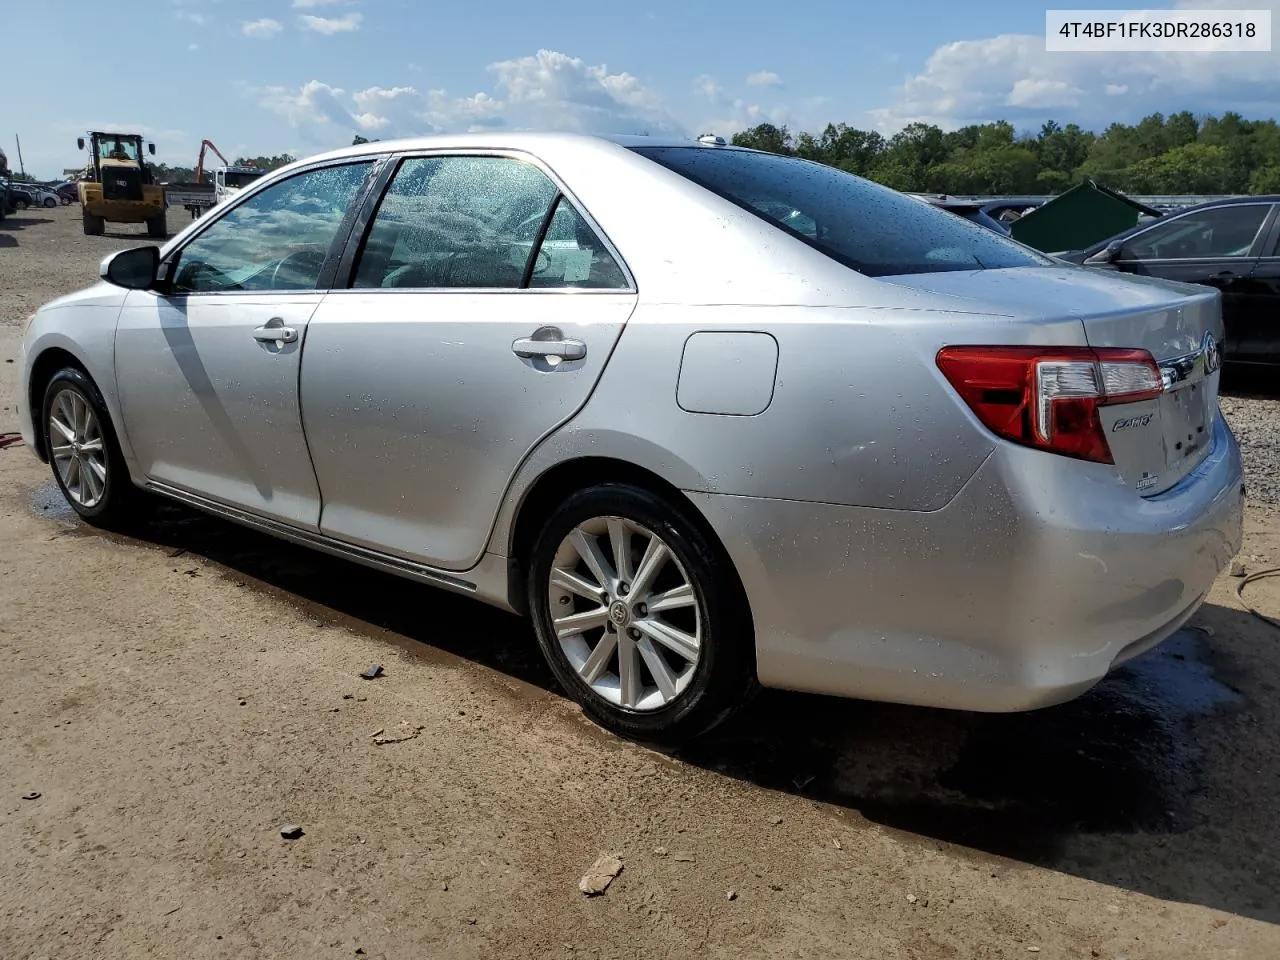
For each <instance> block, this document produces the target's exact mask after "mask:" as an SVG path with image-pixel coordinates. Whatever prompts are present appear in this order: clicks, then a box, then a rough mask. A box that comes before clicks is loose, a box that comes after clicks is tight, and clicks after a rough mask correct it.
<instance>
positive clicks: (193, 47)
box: [187, 43, 200, 52]
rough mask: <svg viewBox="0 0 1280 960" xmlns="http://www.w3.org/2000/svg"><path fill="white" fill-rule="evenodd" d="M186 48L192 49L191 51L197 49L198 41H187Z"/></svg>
mask: <svg viewBox="0 0 1280 960" xmlns="http://www.w3.org/2000/svg"><path fill="white" fill-rule="evenodd" d="M187 49H188V50H191V51H193V52H194V51H196V50H199V49H200V44H198V43H188V44H187Z"/></svg>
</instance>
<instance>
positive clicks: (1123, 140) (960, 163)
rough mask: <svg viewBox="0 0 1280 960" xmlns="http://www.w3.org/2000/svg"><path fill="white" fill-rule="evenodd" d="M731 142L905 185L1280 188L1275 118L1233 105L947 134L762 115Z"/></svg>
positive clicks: (1002, 190) (990, 189) (986, 190)
mask: <svg viewBox="0 0 1280 960" xmlns="http://www.w3.org/2000/svg"><path fill="white" fill-rule="evenodd" d="M733 142H734V143H735V144H739V145H742V146H750V147H755V148H756V149H760V150H769V151H771V152H773V153H793V154H796V155H797V156H801V157H804V158H805V159H807V160H814V161H816V162H818V163H825V164H829V165H831V166H834V167H839V168H840V169H843V170H848V171H850V172H852V173H857V174H861V175H863V176H868V177H871V178H872V179H874V180H878V181H879V182H880V183H883V184H886V185H887V186H890V187H893V188H895V189H898V190H906V191H922V190H929V191H932V192H937V193H973V194H1013V193H1058V192H1060V191H1062V190H1066V189H1068V188H1069V187H1071V186H1072V185H1073V184H1077V183H1080V182H1081V181H1082V180H1084V179H1085V178H1086V177H1093V178H1096V179H1097V180H1099V181H1100V182H1102V183H1104V184H1106V185H1108V186H1110V187H1112V188H1114V189H1118V190H1124V191H1128V192H1131V193H1170V194H1179V193H1244V192H1254V193H1256V192H1259V191H1263V190H1272V191H1280V187H1278V186H1277V184H1276V180H1275V177H1276V173H1275V168H1276V166H1277V165H1280V124H1277V122H1276V121H1275V120H1272V119H1267V120H1247V119H1245V118H1244V117H1243V116H1241V115H1240V114H1239V113H1233V112H1227V113H1224V114H1222V115H1221V116H1208V117H1203V118H1201V117H1197V116H1195V115H1193V114H1191V113H1189V112H1187V111H1185V110H1184V111H1180V112H1178V113H1173V114H1169V115H1167V116H1166V115H1165V114H1162V113H1153V114H1150V115H1149V116H1146V117H1143V118H1142V120H1140V121H1139V122H1138V123H1136V124H1122V123H1113V124H1111V125H1110V126H1109V127H1107V128H1106V129H1105V130H1104V131H1102V132H1101V133H1094V132H1093V131H1091V130H1085V129H1082V128H1081V127H1080V126H1079V125H1077V124H1067V125H1066V126H1062V125H1061V124H1059V123H1057V122H1055V121H1052V120H1050V121H1048V122H1046V123H1044V124H1043V125H1042V126H1041V127H1040V129H1039V131H1034V132H1023V133H1019V132H1018V131H1016V130H1015V129H1014V127H1013V125H1012V124H1010V123H1008V122H1007V121H1004V120H996V121H993V122H991V123H975V124H969V125H967V126H964V127H960V128H959V129H957V130H952V131H948V132H944V131H942V130H941V129H939V128H938V127H936V126H934V125H932V124H926V123H911V124H908V125H907V126H906V127H904V128H903V129H902V130H900V131H899V132H898V133H896V134H894V135H893V136H892V137H890V138H888V139H887V140H886V139H885V138H884V137H883V136H881V135H880V134H879V133H875V132H872V131H866V130H859V129H857V128H856V127H850V126H848V125H847V124H844V123H829V124H827V125H826V126H825V128H824V129H823V130H822V132H821V133H817V134H811V133H808V132H805V131H801V132H799V133H795V134H793V133H792V132H791V131H789V130H788V129H787V128H786V127H778V126H775V125H773V124H768V123H765V124H760V125H758V126H756V127H753V128H751V129H750V130H744V131H742V132H741V133H739V134H736V135H735V136H734V137H733Z"/></svg>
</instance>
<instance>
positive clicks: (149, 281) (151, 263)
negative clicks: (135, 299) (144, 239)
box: [98, 247, 160, 290]
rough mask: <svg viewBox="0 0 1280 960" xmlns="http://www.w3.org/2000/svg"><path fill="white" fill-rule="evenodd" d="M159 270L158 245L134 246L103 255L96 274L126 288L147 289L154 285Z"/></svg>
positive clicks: (108, 281)
mask: <svg viewBox="0 0 1280 960" xmlns="http://www.w3.org/2000/svg"><path fill="white" fill-rule="evenodd" d="M159 270H160V248H159V247H134V248H133V249H131V250H121V251H119V252H118V253H113V254H110V255H108V256H107V257H105V258H104V259H103V261H102V265H101V266H100V267H98V275H99V276H100V277H102V279H103V280H105V281H107V283H110V284H114V285H115V286H117V287H123V288H124V289H126V290H148V289H150V288H151V287H153V286H154V285H155V282H156V274H157V273H158V272H159Z"/></svg>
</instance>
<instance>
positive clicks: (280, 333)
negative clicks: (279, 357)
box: [253, 326, 298, 343]
mask: <svg viewBox="0 0 1280 960" xmlns="http://www.w3.org/2000/svg"><path fill="white" fill-rule="evenodd" d="M253 339H255V340H260V341H262V342H263V343H293V342H294V341H295V340H297V339H298V331H297V330H295V329H294V328H293V327H272V326H265V327H258V328H257V329H256V330H254V331H253Z"/></svg>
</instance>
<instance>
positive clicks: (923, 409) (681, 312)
mask: <svg viewBox="0 0 1280 960" xmlns="http://www.w3.org/2000/svg"><path fill="white" fill-rule="evenodd" d="M714 330H734V331H753V330H754V331H759V332H762V333H767V334H769V335H770V336H771V337H772V338H773V339H774V340H775V341H776V342H777V344H778V347H777V351H778V360H777V379H776V385H775V389H774V393H773V399H772V402H771V403H770V404H769V405H768V408H767V409H766V410H764V411H763V412H761V413H760V414H759V415H757V416H751V417H744V416H720V415H713V414H700V413H691V412H689V411H687V410H684V409H682V408H681V407H680V404H679V402H678V400H677V390H678V388H677V384H678V381H679V375H680V361H681V355H682V346H683V344H684V343H685V341H686V340H687V339H688V338H689V337H690V336H691V335H693V334H695V333H698V332H700V331H714ZM1082 338H1083V331H1082V328H1081V326H1080V323H1079V321H1077V320H1065V321H1056V322H1047V323H1041V324H1038V323H1034V322H1030V321H1016V322H1015V321H1010V320H1007V319H1003V318H997V317H975V316H967V315H963V314H945V313H929V312H923V311H885V310H880V311H875V310H856V309H810V308H797V307H791V308H786V307H779V308H754V309H753V308H742V307H679V306H669V305H655V304H642V305H641V306H640V307H638V308H637V310H636V313H635V315H634V316H633V318H632V320H631V322H630V323H629V324H628V325H627V329H626V331H625V332H624V333H623V335H622V337H621V338H620V340H619V344H618V348H617V350H616V351H615V352H614V356H613V358H612V359H611V360H610V362H609V367H608V369H607V370H606V371H605V374H604V376H603V377H602V378H601V381H600V384H599V386H598V387H597V389H596V392H595V394H594V395H593V396H592V398H591V401H590V402H589V403H588V404H587V406H586V407H585V408H584V410H583V411H582V413H581V414H580V415H579V416H578V417H576V418H575V419H574V421H573V423H572V424H571V425H570V426H569V427H567V428H566V430H565V431H564V433H565V434H566V436H562V437H559V438H558V441H559V443H560V446H561V447H563V446H565V445H566V444H567V443H568V436H567V435H574V434H581V435H582V436H584V437H592V436H595V435H598V434H600V433H602V432H603V433H611V434H614V435H615V436H616V435H631V436H635V437H641V438H645V439H647V440H649V441H651V442H653V443H656V444H659V445H660V446H662V447H663V448H664V449H665V450H666V451H667V453H666V458H665V459H666V460H667V461H669V462H670V463H671V464H686V465H688V468H687V469H682V470H674V469H660V470H659V471H658V472H659V474H660V475H662V476H664V478H666V479H668V480H669V481H670V482H672V483H674V484H676V485H677V486H680V487H682V488H684V489H696V490H703V491H707V492H715V493H730V494H737V495H742V496H761V497H780V498H785V499H791V500H813V501H823V502H829V503H843V504H853V505H861V506H874V507H883V508H888V509H900V510H936V509H938V508H939V507H941V506H943V505H944V504H945V503H946V502H947V501H949V500H950V499H951V498H952V497H954V496H955V494H956V492H957V491H958V490H959V489H960V487H961V486H962V485H963V484H964V482H965V481H966V480H967V479H968V478H969V477H970V476H972V474H973V472H974V471H975V470H976V469H977V467H978V464H980V463H981V462H982V460H983V459H984V458H985V457H986V456H987V454H988V453H989V452H990V451H991V449H992V445H993V443H994V440H993V439H992V438H991V437H990V436H989V435H988V434H986V433H985V432H984V431H982V430H981V429H980V428H979V427H978V426H977V425H976V421H974V420H973V418H972V417H971V415H970V414H969V413H968V411H967V410H966V409H964V408H963V407H962V405H961V404H960V402H959V401H958V399H957V398H956V397H955V395H954V393H953V392H952V391H951V388H950V386H949V385H948V384H947V383H946V381H945V379H944V378H943V377H942V376H941V374H940V372H939V371H938V369H937V366H936V363H935V361H934V357H935V355H936V353H937V351H938V349H939V348H940V347H941V346H942V345H944V344H946V343H964V342H974V341H990V340H992V339H996V340H997V341H998V342H1009V343H1022V342H1042V343H1050V344H1054V343H1080V342H1081V340H1082ZM598 446H599V445H598V444H592V445H591V449H588V450H584V451H583V454H582V455H604V451H601V450H599V449H598ZM676 473H679V474H681V476H679V477H677V476H675V474H676Z"/></svg>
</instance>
